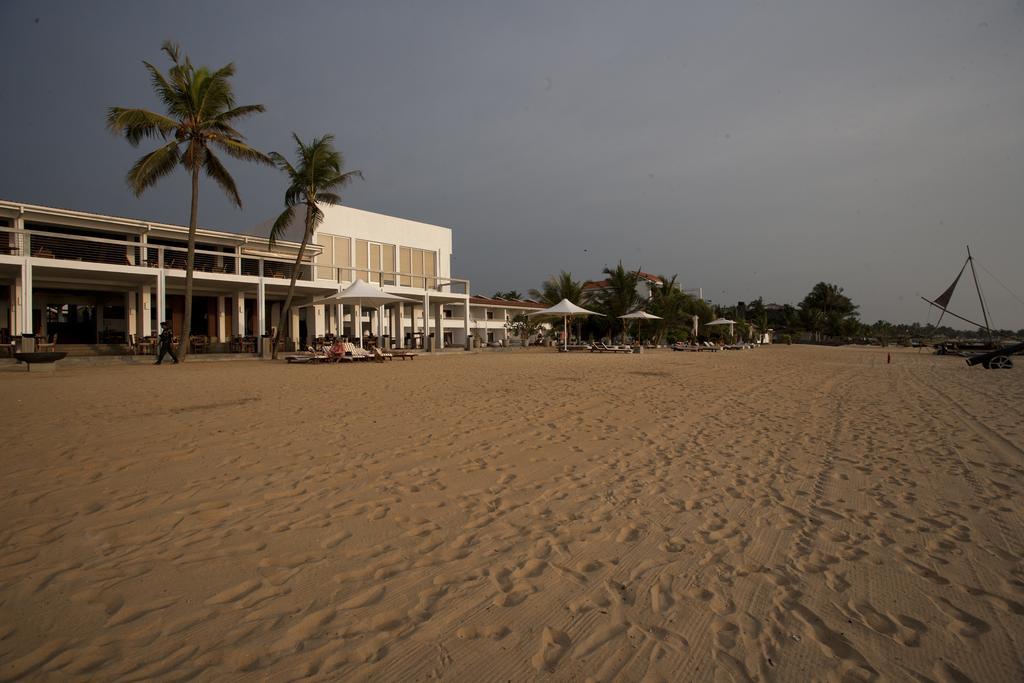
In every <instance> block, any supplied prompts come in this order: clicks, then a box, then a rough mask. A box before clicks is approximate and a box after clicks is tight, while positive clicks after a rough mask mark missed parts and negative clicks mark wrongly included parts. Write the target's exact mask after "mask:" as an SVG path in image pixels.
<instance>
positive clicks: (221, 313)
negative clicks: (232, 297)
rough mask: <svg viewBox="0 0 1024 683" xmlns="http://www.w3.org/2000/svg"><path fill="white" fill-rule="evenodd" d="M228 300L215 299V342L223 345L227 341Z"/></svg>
mask: <svg viewBox="0 0 1024 683" xmlns="http://www.w3.org/2000/svg"><path fill="white" fill-rule="evenodd" d="M227 326H228V298H227V297H226V296H218V297H217V341H219V342H220V343H222V344H223V343H224V342H226V341H227V340H228V330H227Z"/></svg>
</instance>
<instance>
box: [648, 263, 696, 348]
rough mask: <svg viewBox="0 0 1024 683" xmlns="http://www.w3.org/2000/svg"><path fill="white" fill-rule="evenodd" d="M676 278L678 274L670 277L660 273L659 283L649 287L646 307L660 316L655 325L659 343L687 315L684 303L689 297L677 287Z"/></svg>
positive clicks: (680, 323)
mask: <svg viewBox="0 0 1024 683" xmlns="http://www.w3.org/2000/svg"><path fill="white" fill-rule="evenodd" d="M678 278H679V275H678V274H677V275H673V276H672V277H671V278H669V277H666V276H664V275H661V276H659V279H660V281H661V284H659V285H658V286H656V287H653V288H652V289H651V300H650V302H649V303H648V306H647V307H648V309H649V311H648V312H650V313H653V314H654V315H656V316H659V317H660V318H661V320H659V321H658V325H657V330H658V335H657V338H658V343H659V344H660V343H661V340H662V339H663V338H664V336H665V334H666V333H667V332H668V331H669V330H672V329H676V328H678V327H680V326H681V325H682V321H683V317H684V316H686V315H687V313H686V310H685V305H686V302H687V299H688V298H689V297H688V296H687V295H686V294H685V293H684V292H683V290H682V289H680V288H679V284H678V283H677V282H676V280H677V279H678Z"/></svg>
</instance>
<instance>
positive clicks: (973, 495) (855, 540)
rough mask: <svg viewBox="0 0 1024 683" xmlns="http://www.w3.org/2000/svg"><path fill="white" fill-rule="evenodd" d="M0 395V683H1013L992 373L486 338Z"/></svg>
mask: <svg viewBox="0 0 1024 683" xmlns="http://www.w3.org/2000/svg"><path fill="white" fill-rule="evenodd" d="M890 351H891V353H892V364H886V356H887V353H889V352H890ZM0 390H2V391H3V395H4V407H5V410H4V418H3V424H4V427H3V430H4V437H3V448H2V456H0V458H2V462H0V466H2V469H3V478H2V484H0V519H2V520H3V521H2V525H0V547H2V551H0V680H2V681H9V680H23V679H29V680H53V681H58V680H59V681H69V680H70V681H75V680H82V681H85V680H121V681H133V680H182V679H193V678H195V679H198V680H274V681H278V680H293V679H299V678H304V677H310V678H313V679H320V680H353V681H359V680H365V681H424V680H437V679H440V680H451V681H523V680H551V681H585V680H594V681H611V680H621V681H641V680H643V681H681V680H685V681H716V682H722V681H735V682H736V683H740V682H743V681H768V680H777V681H810V680H835V681H845V680H850V681H861V680H895V681H977V682H982V681H985V682H989V681H1020V680H1024V514H1022V512H1024V505H1022V500H1024V499H1022V495H1021V494H1022V493H1024V490H1022V489H1024V420H1022V419H1021V418H1022V414H1024V412H1022V411H1024V408H1022V406H1024V369H1021V368H1017V369H1014V370H1011V371H985V370H982V369H980V368H968V367H967V366H966V365H965V364H964V363H963V361H962V360H960V359H953V358H940V357H935V356H932V355H929V354H927V353H918V352H917V351H916V350H905V349H896V350H892V349H868V348H836V349H833V348H819V347H796V346H793V347H788V346H775V347H769V348H761V349H756V350H751V351H743V352H734V353H716V354H711V353H700V354H697V353H670V352H657V353H647V354H644V355H640V356H611V355H596V354H594V355H592V354H578V355H576V354H569V355H564V354H555V353H550V352H544V351H539V352H532V351H531V352H524V351H504V352H486V353H475V354H459V355H451V356H443V357H439V358H420V359H417V360H415V361H413V362H392V363H387V364H382V365H378V364H365V365H364V364H358V365H345V366H317V367H308V366H306V367H296V366H286V365H284V364H270V363H261V362H258V361H251V362H250V361H245V362H206V363H191V364H186V365H183V366H178V367H174V366H164V367H159V368H154V367H151V366H148V365H140V366H134V365H120V364H112V365H72V364H66V365H64V366H62V367H60V368H59V369H58V371H57V372H56V373H55V374H54V375H37V374H28V373H24V372H15V368H14V367H12V366H4V367H0Z"/></svg>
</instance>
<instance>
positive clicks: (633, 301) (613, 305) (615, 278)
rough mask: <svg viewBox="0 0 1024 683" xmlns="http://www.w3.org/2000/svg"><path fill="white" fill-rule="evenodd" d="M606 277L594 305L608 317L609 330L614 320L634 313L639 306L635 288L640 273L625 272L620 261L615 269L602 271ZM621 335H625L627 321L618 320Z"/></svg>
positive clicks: (638, 296)
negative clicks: (620, 326)
mask: <svg viewBox="0 0 1024 683" xmlns="http://www.w3.org/2000/svg"><path fill="white" fill-rule="evenodd" d="M602 272H603V273H604V274H605V275H607V276H608V278H607V280H606V284H605V286H604V288H603V289H602V290H601V291H600V292H598V293H597V295H596V296H595V299H596V303H597V305H598V307H599V308H600V310H601V312H602V313H604V314H605V315H606V316H608V323H609V329H614V327H612V326H614V324H615V322H614V321H615V319H616V318H618V317H619V316H622V315H625V314H627V313H630V312H632V311H635V310H636V308H637V306H639V304H640V295H639V294H637V291H636V287H637V283H638V282H639V281H640V271H639V270H631V271H627V270H626V269H625V268H623V267H622V261H619V265H617V266H616V267H615V268H605V269H604V270H603V271H602ZM619 323H620V324H621V325H622V334H623V335H624V336H625V334H626V325H627V324H628V321H626V320H620V321H619Z"/></svg>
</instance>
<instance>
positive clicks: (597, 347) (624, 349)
mask: <svg viewBox="0 0 1024 683" xmlns="http://www.w3.org/2000/svg"><path fill="white" fill-rule="evenodd" d="M590 350H591V351H592V352H593V351H597V352H598V353H606V352H607V353H633V349H632V348H630V347H628V346H608V345H607V344H605V343H604V342H594V344H593V345H592V346H591V347H590Z"/></svg>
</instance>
